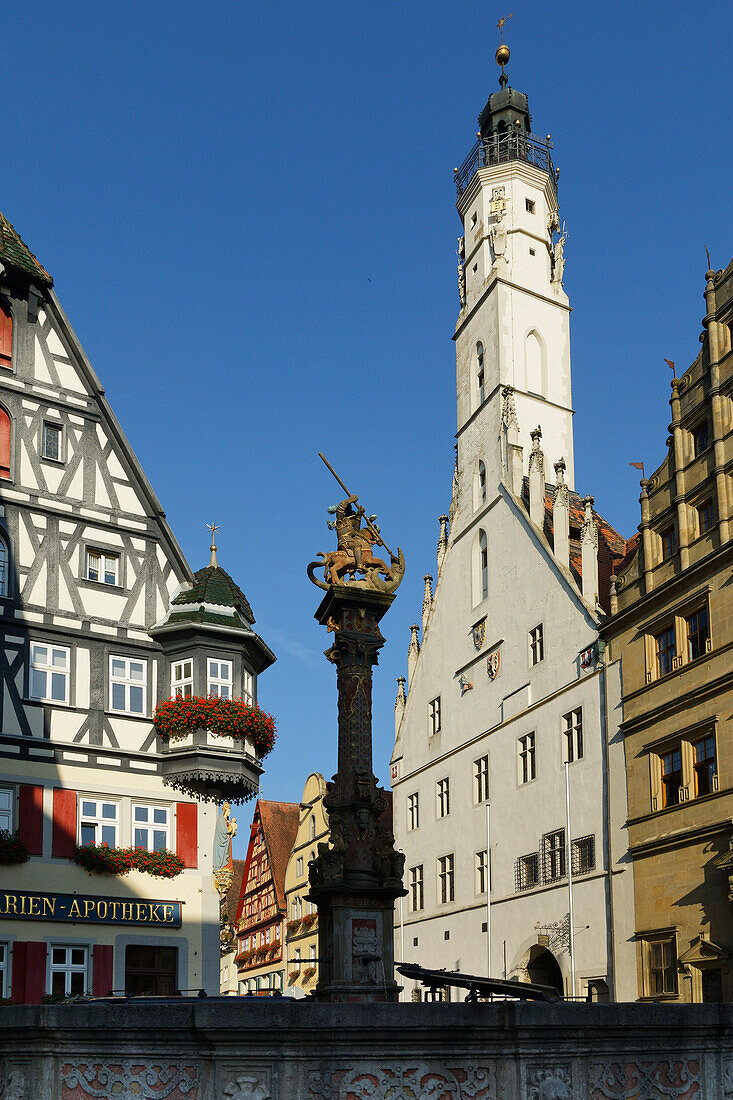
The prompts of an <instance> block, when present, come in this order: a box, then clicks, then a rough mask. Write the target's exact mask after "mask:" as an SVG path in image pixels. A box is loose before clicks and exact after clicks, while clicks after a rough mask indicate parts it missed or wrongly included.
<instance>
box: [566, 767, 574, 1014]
mask: <svg viewBox="0 0 733 1100" xmlns="http://www.w3.org/2000/svg"><path fill="white" fill-rule="evenodd" d="M565 820H566V826H565V866H566V867H567V871H568V906H569V913H568V918H569V920H570V930H569V931H570V984H571V987H572V996H573V997H575V926H574V924H573V852H572V841H571V839H570V763H569V761H567V760H566V761H565Z"/></svg>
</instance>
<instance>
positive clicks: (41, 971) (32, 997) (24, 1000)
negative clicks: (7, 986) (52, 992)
mask: <svg viewBox="0 0 733 1100" xmlns="http://www.w3.org/2000/svg"><path fill="white" fill-rule="evenodd" d="M45 992H46V944H45V943H38V942H36V941H30V942H25V941H21V940H16V942H15V943H14V944H13V988H12V992H11V996H12V999H13V1000H14V1001H17V1002H18V1003H19V1004H22V1005H39V1004H40V1003H41V1001H42V1000H43V995H44V993H45Z"/></svg>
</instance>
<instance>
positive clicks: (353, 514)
mask: <svg viewBox="0 0 733 1100" xmlns="http://www.w3.org/2000/svg"><path fill="white" fill-rule="evenodd" d="M358 499H359V498H358V497H357V496H356V495H355V494H352V495H351V496H348V497H346V498H345V499H344V500H342V501H341V502H340V503H339V504H336V505H333V506H332V507H331V508H329V512H331V513H332V514H334V515H335V517H336V518H335V519H334V520H331V521H330V522H329V527H331V528H332V529H335V531H336V537H337V540H338V541H337V547H336V549H335V550H329V551H327V552H326V553H323V552H320V553H319V557H320V558H322V559H323V560H322V561H312V562H311V563H310V565H309V566H308V576H309V578H310V580H311V581H312V582H313V584H315V585H317V586H318V588H323V589H324V590H325V591H328V590H329V589H330V588H332V587H334V586H335V585H340V586H345V587H349V588H362V589H371V590H372V591H375V592H385V593H391V592H395V591H396V590H397V588H398V587H399V584H400V582H401V580H402V578H403V576H404V575H405V557H404V554H403V553H402V551H401V550H400V549H399V547H398V549H397V555H396V556H395V555H394V554H392V553H391V551H388V552H389V555H390V563H389V565H388V564H387V562H386V561H384V559H383V558H380V557H377V556H376V555H375V554H374V546H375V545H380V546H384V548H385V550H387V549H388V548H387V546H386V545H385V543H384V542H383V541H382V538H381V535H380V532H379V528H378V527H377V526H375V520H376V518H377V517H376V516H367V515H366V513H365V511H364V509H363V508H362V507H361V505H359V506H358V507H355V505H356V503H357V501H358ZM362 519H364V520H365V526H364V527H362V525H361V524H362ZM321 567H323V580H318V579H317V578H316V577H315V575H314V571H315V570H316V569H319V568H321Z"/></svg>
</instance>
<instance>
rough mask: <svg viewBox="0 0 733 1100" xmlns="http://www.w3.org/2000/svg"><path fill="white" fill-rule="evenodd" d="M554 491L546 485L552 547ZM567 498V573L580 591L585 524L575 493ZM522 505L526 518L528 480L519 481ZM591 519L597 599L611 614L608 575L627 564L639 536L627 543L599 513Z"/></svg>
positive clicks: (547, 527) (547, 532) (547, 525)
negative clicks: (594, 534) (594, 535)
mask: <svg viewBox="0 0 733 1100" xmlns="http://www.w3.org/2000/svg"><path fill="white" fill-rule="evenodd" d="M555 488H556V487H555V486H554V485H551V484H549V483H546V484H545V523H544V533H545V536H546V538H547V540H548V542H549V543H550V544H551V545H554V538H553V517H552V502H553V497H554V495H555ZM568 497H569V502H570V571H571V572H572V574H573V576H574V577H575V580H576V581H577V583H578V587H579V588H580V587H581V582H582V578H583V564H582V554H581V548H580V533H581V531H582V529H583V523H584V520H585V508H584V506H583V498H582V497H581V496H580V494H579V493H576V492H575V490H573V489H568ZM522 503H523V504H524V506H525V508H526V509H527V513H528V514H529V478H527V477H525V478H524V479H523V481H522ZM593 518H594V520H595V521H596V526H597V528H598V587H599V592H598V599H599V601H600V604H601V607H602V608H603V610H604V611H605V612H606V613H607V614H610V612H611V593H610V583H611V574H612V573H617V572H618V571H619V569H620V568H621V567H622V564H623V563H626V562H627V561H628V560H630V557H631V556H632V554H633V550H634V549H635V547H636V542H637V541H638V537H639V536H638V534H636V535H634V536H633V537H632V538H631V539H629V540H628V542H627V540H626V539H625V538H624V537H623V535H620V534H619V533H618V531H617V530H616V529H615V527H612V526H611V524H610V523H609V522H608V520H606V519H604V518H603V516H602V515H601V514H600V512H596V510H595V509H593ZM575 531H577V534H575ZM632 544H633V545H632Z"/></svg>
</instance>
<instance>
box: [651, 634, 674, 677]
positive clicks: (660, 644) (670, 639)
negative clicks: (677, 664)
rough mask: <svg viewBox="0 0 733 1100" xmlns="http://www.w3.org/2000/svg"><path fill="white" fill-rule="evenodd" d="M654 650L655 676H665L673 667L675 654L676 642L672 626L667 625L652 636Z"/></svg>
mask: <svg viewBox="0 0 733 1100" xmlns="http://www.w3.org/2000/svg"><path fill="white" fill-rule="evenodd" d="M654 650H655V653H656V658H657V676H666V675H667V673H668V672H671V671H672V669H673V668H674V659H675V657H676V656H677V642H676V639H675V634H674V626H668V627H667V628H666V630H662V631H660V632H659V634H656V635H655V636H654Z"/></svg>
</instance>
